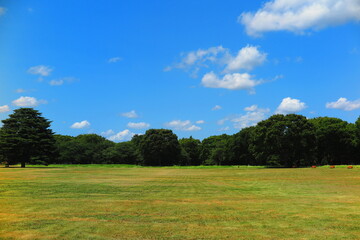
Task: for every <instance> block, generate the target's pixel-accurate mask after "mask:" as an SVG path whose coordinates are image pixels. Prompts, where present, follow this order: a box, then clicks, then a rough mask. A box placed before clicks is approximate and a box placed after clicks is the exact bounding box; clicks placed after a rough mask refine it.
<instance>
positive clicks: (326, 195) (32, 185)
mask: <svg viewBox="0 0 360 240" xmlns="http://www.w3.org/2000/svg"><path fill="white" fill-rule="evenodd" d="M0 239H360V167H359V168H354V169H346V168H338V167H337V168H335V169H329V168H327V167H322V168H316V169H311V168H303V169H295V168H294V169H267V168H257V167H240V168H237V167H193V168H181V167H167V168H155V167H149V168H147V167H129V166H119V165H110V166H49V167H41V168H25V169H21V168H0Z"/></svg>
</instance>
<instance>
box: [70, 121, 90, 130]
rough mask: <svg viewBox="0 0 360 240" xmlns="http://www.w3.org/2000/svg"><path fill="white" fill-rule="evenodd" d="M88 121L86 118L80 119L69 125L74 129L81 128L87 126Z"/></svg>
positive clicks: (88, 124)
mask: <svg viewBox="0 0 360 240" xmlns="http://www.w3.org/2000/svg"><path fill="white" fill-rule="evenodd" d="M89 126H90V123H89V122H88V121H87V120H84V121H81V122H75V123H74V124H73V125H71V128H75V129H82V128H86V127H89Z"/></svg>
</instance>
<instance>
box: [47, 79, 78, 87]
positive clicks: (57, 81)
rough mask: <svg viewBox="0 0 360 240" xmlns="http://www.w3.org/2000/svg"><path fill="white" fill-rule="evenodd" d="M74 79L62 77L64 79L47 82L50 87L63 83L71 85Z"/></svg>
mask: <svg viewBox="0 0 360 240" xmlns="http://www.w3.org/2000/svg"><path fill="white" fill-rule="evenodd" d="M75 80H76V79H75V78H73V77H64V78H59V79H53V80H51V81H50V82H49V84H50V85H51V86H61V85H63V84H64V83H66V82H68V83H71V82H73V81H75Z"/></svg>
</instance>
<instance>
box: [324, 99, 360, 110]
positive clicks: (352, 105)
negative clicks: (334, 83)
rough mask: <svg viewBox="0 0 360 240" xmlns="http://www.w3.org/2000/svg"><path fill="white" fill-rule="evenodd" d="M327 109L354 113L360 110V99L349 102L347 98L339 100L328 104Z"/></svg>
mask: <svg viewBox="0 0 360 240" xmlns="http://www.w3.org/2000/svg"><path fill="white" fill-rule="evenodd" d="M326 108H334V109H341V110H344V111H352V110H355V109H359V108H360V99H358V100H355V101H349V100H347V99H346V98H339V99H338V100H337V101H336V102H329V103H326Z"/></svg>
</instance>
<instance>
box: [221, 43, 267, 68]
mask: <svg viewBox="0 0 360 240" xmlns="http://www.w3.org/2000/svg"><path fill="white" fill-rule="evenodd" d="M266 56H267V54H266V53H262V52H260V51H259V50H258V47H254V46H249V45H248V46H246V47H244V48H242V49H240V50H239V52H238V54H237V56H236V57H231V58H230V60H229V61H228V63H227V66H226V68H225V72H234V71H237V70H240V69H245V70H248V71H250V70H252V69H253V68H254V67H257V66H259V65H261V64H262V63H263V62H264V61H265V60H266Z"/></svg>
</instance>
